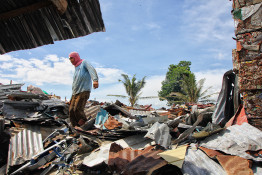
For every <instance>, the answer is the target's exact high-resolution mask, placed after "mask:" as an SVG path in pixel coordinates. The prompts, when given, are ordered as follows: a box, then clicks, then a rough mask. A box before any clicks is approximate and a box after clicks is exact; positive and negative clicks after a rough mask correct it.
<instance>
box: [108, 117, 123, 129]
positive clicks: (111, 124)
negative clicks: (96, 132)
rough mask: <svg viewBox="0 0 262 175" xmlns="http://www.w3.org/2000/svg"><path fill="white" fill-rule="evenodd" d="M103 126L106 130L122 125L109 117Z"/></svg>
mask: <svg viewBox="0 0 262 175" xmlns="http://www.w3.org/2000/svg"><path fill="white" fill-rule="evenodd" d="M104 126H105V127H106V128H107V129H115V128H119V127H122V123H120V122H118V121H117V120H116V119H115V118H114V117H112V116H109V117H108V119H107V121H106V122H105V123H104Z"/></svg>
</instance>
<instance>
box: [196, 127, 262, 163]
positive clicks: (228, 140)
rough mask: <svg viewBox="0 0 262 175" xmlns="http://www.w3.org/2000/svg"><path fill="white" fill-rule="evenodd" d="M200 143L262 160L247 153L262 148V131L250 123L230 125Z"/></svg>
mask: <svg viewBox="0 0 262 175" xmlns="http://www.w3.org/2000/svg"><path fill="white" fill-rule="evenodd" d="M200 145H201V146H203V147H206V148H209V149H213V150H220V151H223V152H225V153H227V154H231V155H236V156H240V157H243V158H245V159H253V160H256V161H262V158H260V157H254V156H252V155H250V154H247V153H246V151H247V150H250V151H257V150H261V149H262V131H260V130H259V129H257V128H255V127H253V126H251V125H250V124H248V123H243V124H242V125H233V126H230V127H228V128H227V129H226V130H224V131H222V132H220V133H219V134H215V135H212V136H210V137H208V138H206V139H205V140H203V141H202V142H201V143H200Z"/></svg>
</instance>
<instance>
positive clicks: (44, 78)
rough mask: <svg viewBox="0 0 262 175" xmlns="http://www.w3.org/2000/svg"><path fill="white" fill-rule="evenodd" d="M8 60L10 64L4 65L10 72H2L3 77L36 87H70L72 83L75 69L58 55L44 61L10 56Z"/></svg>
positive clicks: (47, 57) (50, 56) (48, 56)
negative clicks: (52, 85)
mask: <svg viewBox="0 0 262 175" xmlns="http://www.w3.org/2000/svg"><path fill="white" fill-rule="evenodd" d="M7 58H8V59H9V63H6V62H4V63H3V65H4V66H6V67H5V68H8V69H7V70H9V71H8V72H6V71H2V77H5V78H9V79H15V80H19V82H28V83H33V84H36V85H42V84H44V83H51V84H64V85H69V84H71V83H72V74H73V70H74V67H73V66H72V65H71V63H70V62H69V60H68V59H65V58H61V59H58V57H57V56H56V55H47V56H46V57H45V59H43V60H42V59H38V58H30V59H29V60H25V59H23V58H14V57H12V56H10V55H8V56H7ZM47 60H49V62H48V63H46V61H47ZM0 62H1V61H0ZM51 63H53V64H51ZM1 68H2V66H1Z"/></svg>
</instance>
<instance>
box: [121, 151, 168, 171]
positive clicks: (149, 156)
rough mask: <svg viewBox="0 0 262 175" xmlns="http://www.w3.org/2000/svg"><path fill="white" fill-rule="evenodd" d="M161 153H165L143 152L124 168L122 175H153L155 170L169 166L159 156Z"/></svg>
mask: <svg viewBox="0 0 262 175" xmlns="http://www.w3.org/2000/svg"><path fill="white" fill-rule="evenodd" d="M161 152H163V150H151V149H150V150H147V149H145V150H143V151H142V152H141V153H140V154H139V155H138V156H137V157H136V158H135V159H134V160H132V161H131V162H129V163H128V164H127V165H126V166H125V167H124V170H123V172H122V174H124V175H140V174H147V175H150V174H152V173H153V172H154V171H155V170H157V169H159V168H161V167H163V166H165V165H167V161H165V160H164V159H162V158H161V157H160V156H159V155H158V154H159V153H161Z"/></svg>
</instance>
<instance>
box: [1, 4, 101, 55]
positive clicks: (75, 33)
mask: <svg viewBox="0 0 262 175" xmlns="http://www.w3.org/2000/svg"><path fill="white" fill-rule="evenodd" d="M42 2H44V1H42V0H34V1H33V0H20V1H19V2H18V1H16V0H9V1H6V2H5V3H2V4H1V5H0V14H3V13H8V12H10V11H14V10H17V9H22V10H25V8H26V7H28V6H30V5H32V4H37V3H39V4H41V3H42ZM48 2H49V3H48V4H50V5H48V4H44V5H42V6H39V8H38V7H37V8H35V9H34V10H31V12H30V13H25V12H23V11H22V12H21V14H19V13H18V14H15V15H13V17H11V18H6V19H4V20H1V21H0V30H1V37H0V53H1V54H4V53H7V52H10V51H15V50H23V49H31V48H35V47H39V46H42V45H46V44H53V43H54V41H59V40H66V39H71V38H77V37H80V36H85V35H88V34H91V33H93V32H100V31H105V27H104V22H103V19H102V14H101V10H100V4H99V1H98V0H92V1H89V0H81V1H77V0H68V1H67V3H68V6H67V8H66V10H65V8H64V7H63V9H61V10H62V12H63V11H64V10H65V11H64V13H63V14H62V15H61V14H60V13H59V11H58V10H57V6H55V5H52V3H51V1H48ZM59 8H60V7H59ZM27 11H28V10H27ZM9 16H10V15H9Z"/></svg>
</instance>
